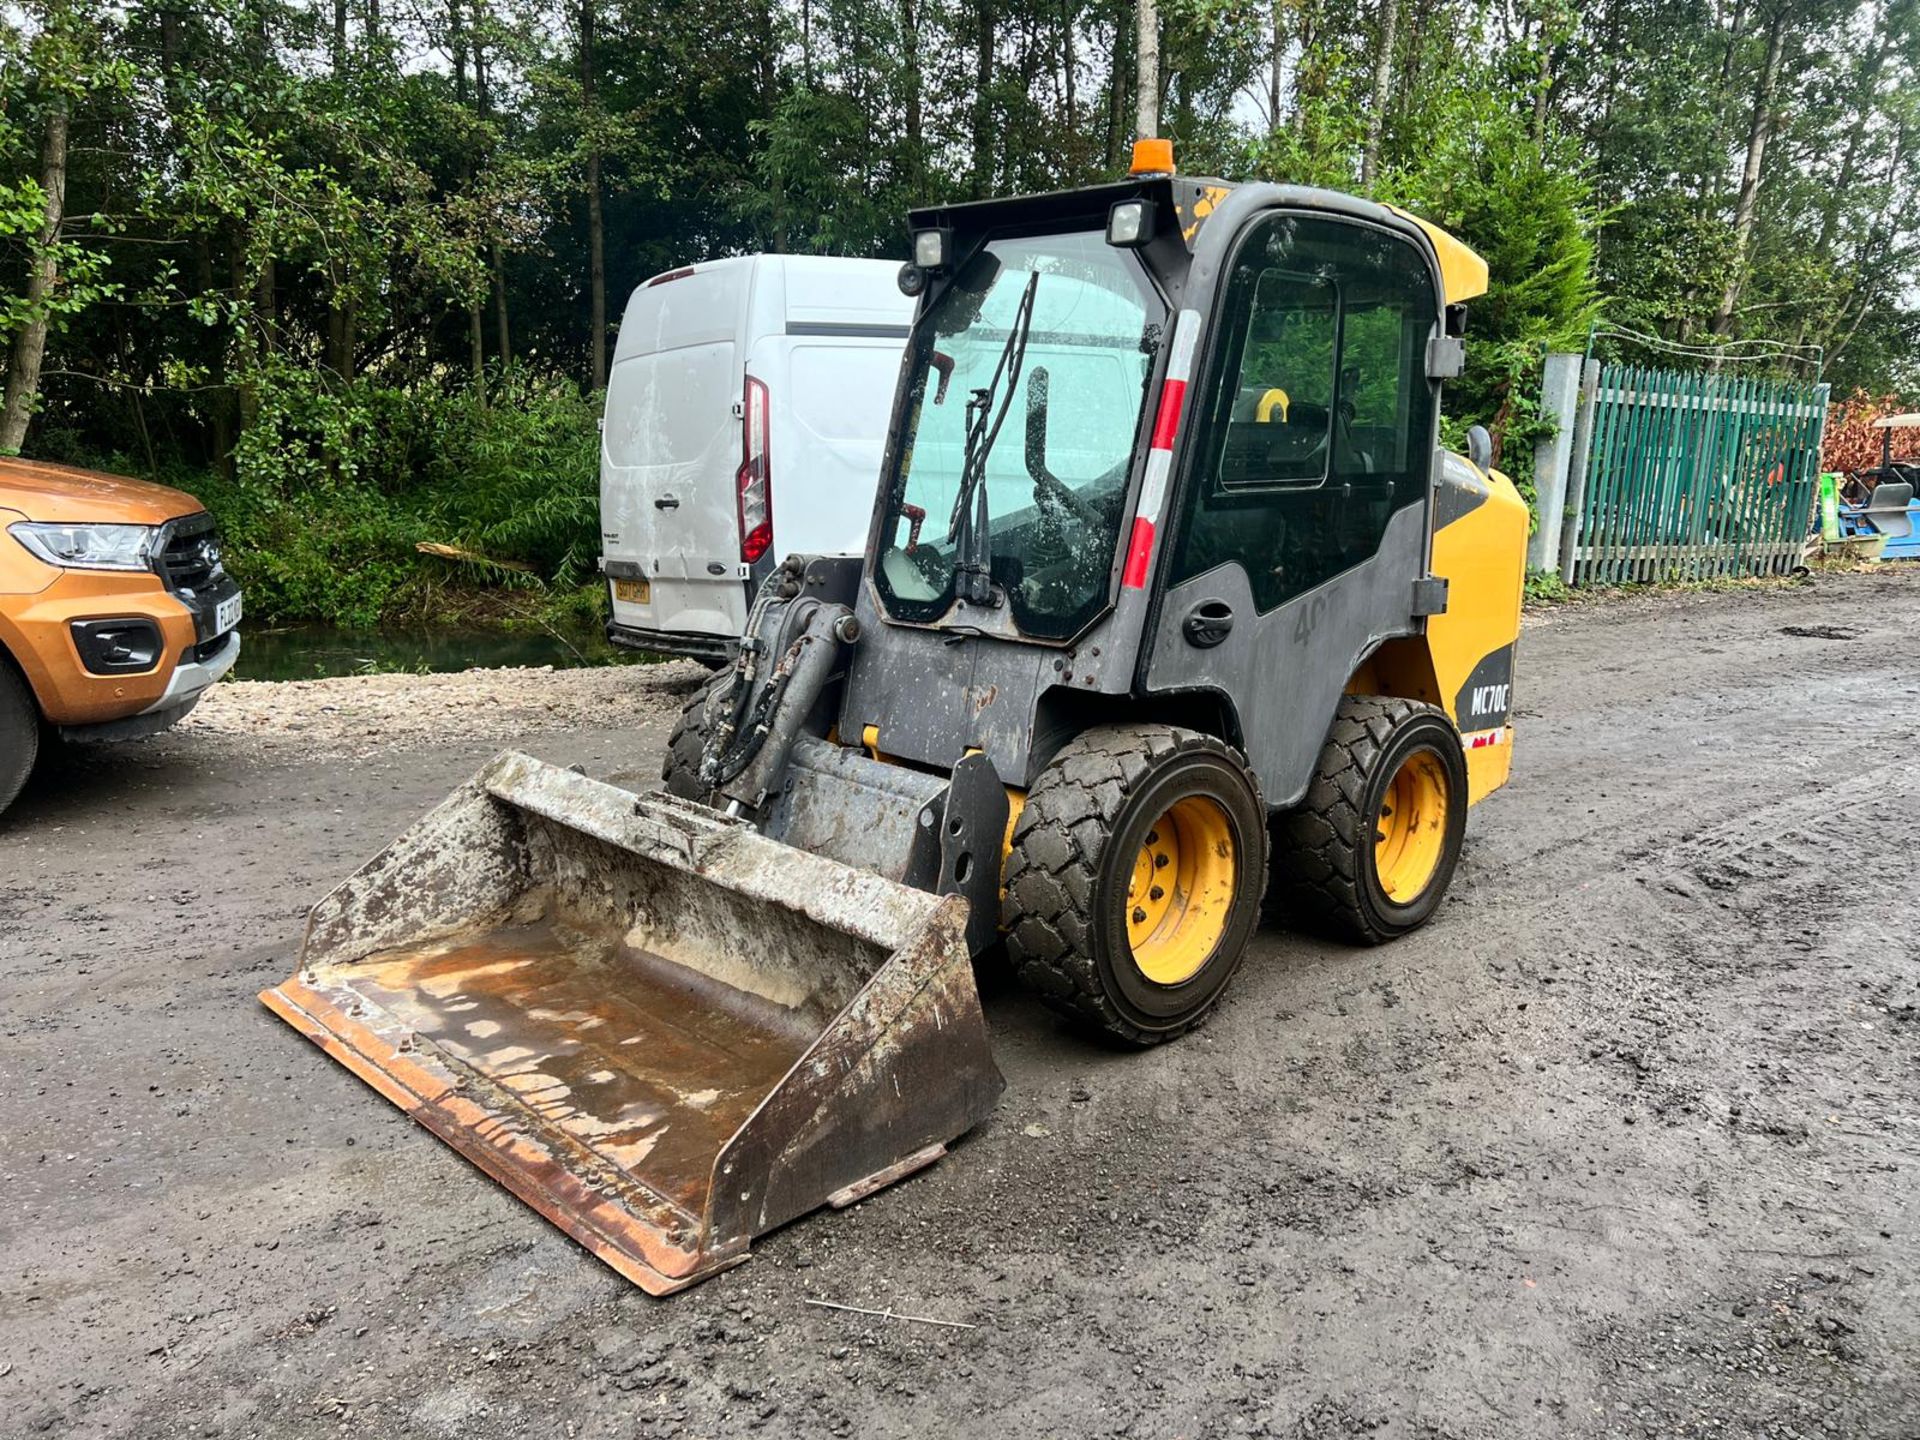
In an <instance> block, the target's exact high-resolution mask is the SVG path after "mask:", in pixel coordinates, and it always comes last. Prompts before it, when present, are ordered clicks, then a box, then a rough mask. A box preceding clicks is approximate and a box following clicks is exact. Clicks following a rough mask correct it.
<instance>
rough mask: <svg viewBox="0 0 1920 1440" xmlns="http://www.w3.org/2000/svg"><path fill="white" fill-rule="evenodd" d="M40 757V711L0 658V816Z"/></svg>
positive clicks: (24, 782)
mask: <svg viewBox="0 0 1920 1440" xmlns="http://www.w3.org/2000/svg"><path fill="white" fill-rule="evenodd" d="M39 755H40V709H39V707H38V706H37V705H35V704H34V703H33V694H32V692H31V691H29V690H28V689H27V684H26V681H24V680H22V679H21V678H20V674H19V672H18V671H16V670H15V669H14V668H13V665H12V662H10V661H9V660H8V659H7V658H6V656H5V655H4V654H0V814H4V813H5V811H6V808H7V807H8V806H9V805H11V804H13V802H14V798H15V797H16V796H18V795H19V793H20V787H21V786H23V785H25V784H26V783H27V777H28V776H29V775H31V774H33V766H34V761H35V760H37V759H38V758H39Z"/></svg>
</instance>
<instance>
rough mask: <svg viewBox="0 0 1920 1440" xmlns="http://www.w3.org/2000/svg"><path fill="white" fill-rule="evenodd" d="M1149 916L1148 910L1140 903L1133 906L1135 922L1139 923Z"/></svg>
mask: <svg viewBox="0 0 1920 1440" xmlns="http://www.w3.org/2000/svg"><path fill="white" fill-rule="evenodd" d="M1146 918H1147V912H1146V911H1144V910H1142V909H1141V908H1140V907H1139V906H1138V905H1136V906H1134V907H1133V923H1134V924H1136V925H1138V924H1140V923H1141V922H1142V921H1144V920H1145V919H1146Z"/></svg>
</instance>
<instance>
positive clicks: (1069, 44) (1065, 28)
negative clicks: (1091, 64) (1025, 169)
mask: <svg viewBox="0 0 1920 1440" xmlns="http://www.w3.org/2000/svg"><path fill="white" fill-rule="evenodd" d="M1077 63H1078V62H1077V61H1076V60H1075V58H1074V54H1073V5H1072V3H1071V0H1060V71H1061V74H1062V75H1063V76H1064V78H1065V80H1066V115H1065V117H1064V118H1065V130H1066V133H1067V134H1069V135H1077V134H1079V126H1077V125H1076V124H1075V123H1074V110H1075V109H1076V108H1077V107H1076V104H1075V100H1074V93H1073V70H1074V66H1075V64H1077Z"/></svg>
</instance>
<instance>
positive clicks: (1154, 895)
mask: <svg viewBox="0 0 1920 1440" xmlns="http://www.w3.org/2000/svg"><path fill="white" fill-rule="evenodd" d="M1166 897H1167V892H1166V891H1164V890H1162V889H1161V888H1160V887H1159V886H1158V885H1156V886H1154V887H1153V888H1152V889H1151V890H1149V891H1148V892H1147V898H1148V899H1149V900H1164V899H1166Z"/></svg>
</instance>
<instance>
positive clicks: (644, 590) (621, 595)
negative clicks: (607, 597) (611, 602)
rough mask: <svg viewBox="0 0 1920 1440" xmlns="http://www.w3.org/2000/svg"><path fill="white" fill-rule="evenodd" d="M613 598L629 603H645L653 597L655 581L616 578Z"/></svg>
mask: <svg viewBox="0 0 1920 1440" xmlns="http://www.w3.org/2000/svg"><path fill="white" fill-rule="evenodd" d="M613 598H614V599H616V600H624V601H626V602H627V603H628V604H629V605H644V604H646V603H647V602H648V601H649V600H651V599H652V598H653V583H652V582H651V581H648V580H616V581H614V582H613Z"/></svg>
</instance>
